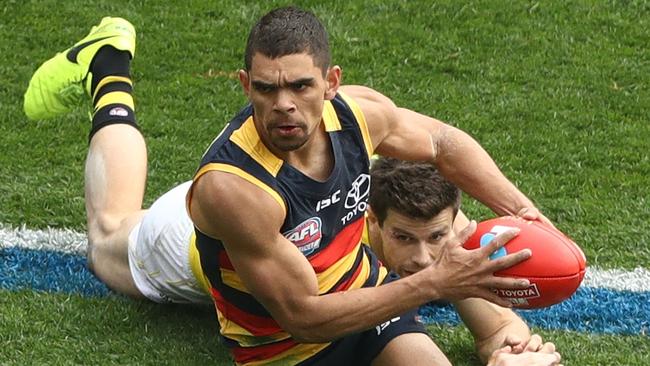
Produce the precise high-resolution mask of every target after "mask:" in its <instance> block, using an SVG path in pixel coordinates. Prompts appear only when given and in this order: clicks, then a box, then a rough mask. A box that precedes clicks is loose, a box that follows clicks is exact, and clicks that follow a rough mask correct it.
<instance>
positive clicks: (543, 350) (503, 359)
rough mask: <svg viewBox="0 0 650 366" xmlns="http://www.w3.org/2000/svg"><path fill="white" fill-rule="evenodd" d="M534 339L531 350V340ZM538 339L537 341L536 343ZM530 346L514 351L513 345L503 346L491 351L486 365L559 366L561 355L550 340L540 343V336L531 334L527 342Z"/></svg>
mask: <svg viewBox="0 0 650 366" xmlns="http://www.w3.org/2000/svg"><path fill="white" fill-rule="evenodd" d="M535 337H537V339H535V342H533V343H535V345H534V346H535V347H539V348H538V349H537V350H533V348H535V347H532V345H531V342H532V341H533V338H535ZM536 341H539V343H536ZM528 344H529V345H531V348H530V349H529V347H525V348H524V350H523V351H520V352H516V351H515V348H514V347H511V346H505V347H503V348H500V349H498V350H496V351H494V352H493V353H492V356H491V357H490V360H489V361H488V363H487V366H561V364H560V361H561V360H562V356H561V355H560V353H558V352H557V351H555V345H554V344H553V343H550V342H546V343H544V344H541V337H539V336H538V335H536V334H535V335H533V337H531V341H529V342H528Z"/></svg>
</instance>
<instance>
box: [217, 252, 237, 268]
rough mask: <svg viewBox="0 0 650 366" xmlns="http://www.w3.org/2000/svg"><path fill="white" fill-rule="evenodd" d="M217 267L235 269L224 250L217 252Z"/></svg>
mask: <svg viewBox="0 0 650 366" xmlns="http://www.w3.org/2000/svg"><path fill="white" fill-rule="evenodd" d="M219 268H224V269H229V270H231V271H234V270H235V267H233V266H232V263H231V262H230V258H229V257H228V254H227V253H226V251H225V250H221V251H220V252H219Z"/></svg>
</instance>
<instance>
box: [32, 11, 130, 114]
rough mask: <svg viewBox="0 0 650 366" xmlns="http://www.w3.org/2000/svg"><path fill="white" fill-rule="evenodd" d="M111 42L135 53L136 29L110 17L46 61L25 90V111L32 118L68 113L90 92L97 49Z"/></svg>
mask: <svg viewBox="0 0 650 366" xmlns="http://www.w3.org/2000/svg"><path fill="white" fill-rule="evenodd" d="M106 45H110V46H113V47H115V48H116V49H118V50H121V51H128V52H129V53H130V54H131V58H133V56H135V28H134V27H133V25H132V24H131V23H129V22H128V21H127V20H125V19H122V18H111V17H106V18H104V19H102V21H101V23H99V25H97V26H95V27H93V28H92V29H91V30H90V33H89V34H88V35H87V36H86V37H85V38H84V39H82V40H81V41H79V42H77V43H76V44H75V45H74V46H72V47H71V48H69V49H67V50H66V51H63V52H60V53H57V54H56V56H54V57H52V58H51V59H49V60H47V61H45V63H43V64H42V65H41V66H40V67H39V68H38V70H36V72H35V73H34V75H33V76H32V79H31V80H30V81H29V86H28V87H27V91H26V92H25V99H24V108H25V114H26V115H27V117H29V118H30V119H32V120H38V119H48V118H52V117H56V116H58V115H61V114H64V113H66V112H69V111H70V110H72V109H73V108H74V107H75V106H77V105H79V104H80V102H81V101H82V100H83V99H84V97H85V96H89V95H90V83H91V80H92V75H91V73H90V70H89V67H90V63H91V62H92V60H93V58H94V57H95V54H96V53H97V51H98V50H99V49H100V48H102V47H103V46H106Z"/></svg>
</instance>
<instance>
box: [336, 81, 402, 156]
mask: <svg viewBox="0 0 650 366" xmlns="http://www.w3.org/2000/svg"><path fill="white" fill-rule="evenodd" d="M339 90H340V91H341V92H342V93H343V94H345V95H347V96H349V97H350V98H351V99H353V100H354V101H355V102H356V103H357V104H358V106H359V109H361V112H362V113H363V115H364V118H365V120H366V122H367V126H368V131H369V133H370V138H371V140H372V144H373V146H378V145H379V144H380V143H381V141H383V140H384V138H385V137H386V135H387V133H388V131H390V130H391V129H392V126H393V125H394V123H395V122H396V121H397V120H398V118H399V108H398V107H397V106H396V105H395V103H394V102H393V101H392V100H391V99H390V98H388V97H387V96H385V95H384V94H382V93H380V92H378V91H376V90H374V89H372V88H369V87H366V86H360V85H345V86H341V88H340V89H339Z"/></svg>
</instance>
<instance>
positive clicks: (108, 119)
mask: <svg viewBox="0 0 650 366" xmlns="http://www.w3.org/2000/svg"><path fill="white" fill-rule="evenodd" d="M130 63H131V56H130V54H129V53H128V52H126V51H120V50H118V49H116V48H114V47H112V46H104V47H102V48H100V49H99V51H97V54H96V55H95V57H94V58H93V60H92V62H91V64H90V72H91V74H92V80H91V87H90V95H91V97H92V98H93V107H94V110H93V118H92V128H91V130H90V135H89V140H90V139H92V137H93V136H94V135H95V133H97V131H99V130H100V129H101V128H103V127H105V126H108V125H111V124H116V123H122V124H128V125H131V126H133V127H135V128H138V124H137V122H136V119H135V105H134V102H133V95H132V93H133V83H132V81H131V78H130V75H129V67H130Z"/></svg>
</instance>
